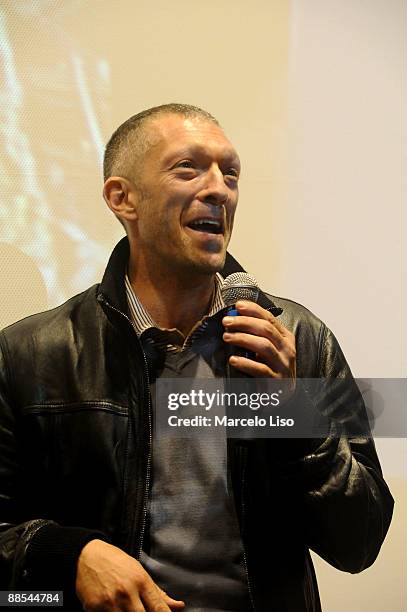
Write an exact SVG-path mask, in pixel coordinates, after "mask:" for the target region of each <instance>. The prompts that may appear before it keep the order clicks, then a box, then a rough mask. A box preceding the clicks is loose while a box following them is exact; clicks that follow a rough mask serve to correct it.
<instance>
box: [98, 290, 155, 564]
mask: <svg viewBox="0 0 407 612" xmlns="http://www.w3.org/2000/svg"><path fill="white" fill-rule="evenodd" d="M98 300H99V302H102V303H104V304H105V305H106V306H107V307H108V308H110V309H111V310H114V311H115V312H117V313H118V314H119V315H121V316H122V317H124V318H125V319H126V321H128V322H129V323H130V325H131V327H132V329H133V331H134V333H136V330H135V328H134V324H133V321H132V320H131V319H130V318H129V317H128V316H127V315H126V314H125V313H124V312H122V311H121V310H119V309H118V308H116V307H115V306H112V305H111V304H110V303H109V302H108V301H107V300H106V299H105V298H104V297H103V296H102V295H99V296H98ZM136 336H137V334H136ZM140 350H141V352H142V355H143V364H144V374H145V376H146V380H147V386H146V389H145V391H146V395H147V413H148V455H147V466H146V480H145V486H144V493H143V515H142V521H141V529H140V536H139V541H138V546H137V554H136V558H137V559H139V558H140V556H141V552H142V548H143V539H144V532H145V528H146V522H147V500H148V492H149V489H150V480H151V455H152V453H151V448H152V422H151V393H150V377H149V374H148V364H147V358H146V355H145V353H144V350H143V347H142V346H141V344H140ZM126 484H127V483H126ZM133 534H134V523H133V533H132V535H133ZM131 549H133V546H131Z"/></svg>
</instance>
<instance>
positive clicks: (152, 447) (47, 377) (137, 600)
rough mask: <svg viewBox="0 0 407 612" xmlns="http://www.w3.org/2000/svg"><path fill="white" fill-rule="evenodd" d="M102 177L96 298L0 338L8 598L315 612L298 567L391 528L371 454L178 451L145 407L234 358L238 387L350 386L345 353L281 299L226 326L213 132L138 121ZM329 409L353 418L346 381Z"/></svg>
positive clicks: (230, 179) (231, 161) (220, 170)
mask: <svg viewBox="0 0 407 612" xmlns="http://www.w3.org/2000/svg"><path fill="white" fill-rule="evenodd" d="M104 170H105V185H104V198H105V200H106V202H107V204H108V206H109V207H110V209H111V210H112V212H113V213H114V214H115V215H116V217H117V218H118V219H119V220H120V222H121V223H122V224H123V226H124V228H125V230H126V234H127V238H126V239H123V240H122V241H121V242H120V243H119V244H118V245H117V247H116V248H115V250H114V252H113V254H112V256H111V259H110V261H109V264H108V266H107V269H106V273H105V276H104V278H103V281H102V283H101V284H100V285H96V286H94V287H91V288H90V289H89V290H88V291H85V292H84V293H82V294H80V295H79V296H76V297H74V298H72V299H71V300H69V301H68V302H67V303H66V304H63V305H62V306H60V307H59V308H56V309H54V310H52V311H49V312H46V313H42V314H39V315H35V316H34V317H29V318H28V319H25V320H23V321H20V322H19V323H16V324H15V325H12V326H10V327H9V328H7V329H6V330H4V331H3V333H2V335H1V337H0V342H1V359H2V363H1V379H0V393H1V423H0V452H1V471H0V487H1V488H0V520H1V522H2V523H1V530H2V531H1V539H0V564H1V565H0V568H1V587H2V588H3V589H5V588H9V589H36V590H38V589H64V594H65V605H66V607H67V609H70V610H74V609H80V608H81V606H82V607H83V609H85V610H137V611H139V610H151V611H154V612H156V611H163V610H178V609H187V610H194V611H197V610H207V611H209V610H218V611H221V610H222V611H225V610H233V611H234V612H237V611H238V610H250V609H254V610H264V611H275V612H284V611H287V612H302V611H304V612H305V611H307V612H311V611H312V612H315V611H317V610H320V609H321V608H320V604H319V598H318V590H317V586H316V581H315V575H314V571H313V567H312V562H311V558H310V555H309V549H310V548H311V549H313V550H314V551H316V552H317V553H318V554H319V555H321V556H322V557H323V558H324V559H326V560H327V561H328V562H329V563H331V564H332V565H334V566H335V567H337V568H339V569H341V570H344V571H349V572H359V571H361V570H363V569H364V568H366V567H368V566H369V565H371V563H373V561H374V560H375V558H376V556H377V554H378V552H379V549H380V546H381V544H382V541H383V539H384V537H385V534H386V532H387V529H388V526H389V523H390V519H391V514H392V507H393V502H392V498H391V495H390V493H389V491H388V489H387V486H386V484H385V482H384V480H383V478H382V475H381V470H380V465H379V462H378V459H377V456H376V452H375V449H374V445H373V441H372V440H371V439H368V438H363V437H358V438H355V439H348V438H347V437H346V436H344V435H342V436H340V435H331V436H327V437H326V438H325V439H317V440H315V439H301V440H283V441H281V440H263V439H257V440H254V441H251V442H250V443H249V444H247V443H245V442H244V441H243V440H239V439H237V440H228V441H226V439H223V438H222V437H220V436H215V437H214V438H213V439H212V438H211V436H209V437H205V439H203V440H195V442H189V443H186V446H184V445H183V444H180V443H179V441H177V440H167V439H158V438H157V437H156V436H155V434H154V430H153V428H152V420H153V408H155V409H156V410H159V407H158V406H154V393H152V392H151V391H152V388H153V387H154V385H155V384H156V382H157V380H158V379H159V378H160V377H162V376H168V375H169V373H172V375H173V376H174V377H177V376H180V377H184V376H187V377H188V376H192V377H197V378H199V377H200V376H202V377H203V378H208V377H209V378H210V377H217V376H221V375H223V372H222V371H221V370H222V360H223V361H224V360H225V359H226V357H225V355H226V354H227V353H226V350H225V347H226V346H227V345H230V346H234V347H240V348H244V349H247V350H248V351H250V352H251V353H253V354H254V355H255V359H249V358H248V357H243V356H240V357H238V356H234V357H230V363H231V364H232V365H233V367H234V368H236V370H239V371H241V372H242V373H245V374H246V375H249V376H251V377H257V378H262V377H270V378H277V379H288V380H289V381H290V385H291V390H292V393H293V394H294V393H295V392H296V381H297V379H299V378H322V377H331V378H338V379H340V378H346V379H348V380H352V379H351V375H350V372H349V368H348V366H347V364H346V361H345V359H344V357H343V354H342V352H341V350H340V348H339V346H338V344H337V342H336V340H335V338H334V336H333V335H332V333H331V332H330V331H329V330H328V329H327V328H326V327H325V325H324V324H323V323H321V321H319V320H318V319H317V318H316V317H314V316H313V315H312V314H311V313H310V312H309V311H307V310H306V309H305V308H303V307H301V306H299V305H298V304H295V303H293V302H291V301H288V300H283V299H281V298H271V297H270V296H267V295H265V294H264V293H262V292H261V293H260V295H259V298H258V300H257V303H254V302H248V301H240V302H238V304H237V307H238V310H239V314H240V316H239V317H225V314H226V310H225V307H224V306H225V305H224V303H223V299H222V293H221V285H222V278H223V277H225V276H228V275H229V274H231V273H233V272H236V271H238V270H241V268H240V266H239V265H238V264H237V263H236V262H235V261H234V260H233V258H231V257H230V256H229V255H228V256H227V254H226V249H227V245H228V243H229V240H230V236H231V233H232V228H233V220H234V214H235V210H236V205H237V201H238V180H239V174H240V163H239V157H238V155H237V153H236V151H235V149H234V148H233V146H232V144H231V143H230V142H229V140H228V139H227V137H226V135H225V134H224V132H223V130H222V129H221V127H220V126H219V124H218V123H217V121H216V120H215V119H214V118H213V117H212V116H211V115H209V114H208V113H206V112H205V111H202V110H201V109H198V108H195V107H191V106H187V105H164V106H162V107H157V108H153V109H149V110H148V111H144V112H143V113H140V114H139V115H136V116H134V117H132V118H130V119H129V120H128V121H127V122H125V123H124V124H123V125H122V126H120V128H118V130H116V132H115V133H114V134H113V136H112V138H111V139H110V141H109V143H108V145H107V148H106V154H105V164H104ZM281 309H282V314H281V316H277V314H278V313H280V312H281ZM273 313H274V314H273ZM275 315H276V316H275ZM208 346H209V347H212V348H211V349H210V351H209V352H208ZM347 388H349V386H348V387H347ZM335 401H336V405H337V406H339V411H342V413H344V414H349V415H352V414H353V413H357V412H359V411H360V410H363V402H362V400H361V398H360V395H358V394H357V393H356V392H355V387H354V383H352V385H351V391H349V392H345V393H343V394H342V395H341V396H340V397H339V398H338V397H336V400H335ZM212 494H213V495H212ZM165 591H168V593H167V592H165ZM79 602H80V604H81V605H80V604H79Z"/></svg>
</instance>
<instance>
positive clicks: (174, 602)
mask: <svg viewBox="0 0 407 612" xmlns="http://www.w3.org/2000/svg"><path fill="white" fill-rule="evenodd" d="M157 588H158V590H159V591H160V593H161V595H162V597H163V598H164V600H165V602H166V603H167V604H168V605H169V606H170V607H171V608H176V609H177V610H178V609H182V608H184V607H185V602H184V601H182V600H181V599H174V598H173V597H170V596H169V595H168V593H166V592H165V591H163V589H160V587H157Z"/></svg>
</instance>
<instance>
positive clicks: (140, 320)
mask: <svg viewBox="0 0 407 612" xmlns="http://www.w3.org/2000/svg"><path fill="white" fill-rule="evenodd" d="M124 282H125V286H126V296H127V303H128V306H129V310H130V316H131V320H132V323H133V326H134V329H135V331H136V333H137V336H138V337H139V338H141V336H143V338H145V337H148V338H151V339H152V340H153V341H154V343H155V344H156V345H158V346H161V347H166V349H167V350H168V351H177V352H178V351H182V350H184V349H185V348H186V347H187V346H190V344H191V343H192V342H193V341H194V340H195V339H196V338H197V337H198V336H200V335H202V334H203V333H204V331H205V329H206V327H207V321H208V319H209V318H210V317H213V316H214V315H215V314H217V313H218V312H219V311H220V310H222V309H223V308H225V306H226V304H225V302H224V301H223V297H222V285H223V278H222V276H221V275H220V274H216V275H215V291H214V295H213V299H212V304H211V307H210V309H209V313H208V314H207V315H205V316H204V317H203V319H202V320H201V321H200V322H199V323H198V324H197V325H195V326H194V327H193V329H192V330H191V332H190V333H189V335H188V336H187V337H185V336H184V334H183V333H182V332H180V331H179V329H176V328H173V329H165V328H162V327H159V326H158V325H157V324H156V323H155V321H154V320H153V319H152V317H151V315H150V313H149V312H148V311H147V310H146V308H144V306H143V304H142V303H141V302H140V300H139V298H138V297H137V295H136V293H135V292H134V290H133V287H132V286H131V283H130V279H129V277H128V275H127V274H126V276H125V279H124Z"/></svg>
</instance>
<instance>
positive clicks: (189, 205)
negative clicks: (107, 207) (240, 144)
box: [133, 115, 240, 275]
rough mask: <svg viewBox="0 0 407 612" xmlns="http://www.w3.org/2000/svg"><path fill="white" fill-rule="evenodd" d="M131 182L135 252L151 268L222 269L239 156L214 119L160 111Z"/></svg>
mask: <svg viewBox="0 0 407 612" xmlns="http://www.w3.org/2000/svg"><path fill="white" fill-rule="evenodd" d="M146 129H147V130H149V133H150V134H151V135H152V145H151V146H150V147H149V148H148V150H147V153H146V155H145V157H144V161H143V164H142V168H141V171H140V172H139V173H138V174H139V176H138V178H137V179H136V180H135V186H136V193H137V194H138V195H137V197H136V203H137V204H136V206H137V209H136V211H137V220H136V221H135V222H134V223H135V227H134V228H133V229H134V236H135V239H136V250H137V257H138V258H139V261H140V262H144V265H147V267H149V268H150V269H151V266H152V265H153V266H154V270H155V272H161V271H162V272H163V273H168V271H169V270H171V271H172V272H174V273H178V274H181V275H186V274H191V273H198V274H213V273H214V272H217V271H219V270H221V269H222V267H223V265H224V261H225V257H226V248H227V246H228V244H229V240H230V237H231V233H232V228H233V218H234V214H235V209H236V205H237V201H238V178H239V172H240V163H239V157H238V155H237V153H236V151H235V149H234V148H233V146H232V145H231V143H230V142H229V140H228V139H227V138H226V136H225V134H224V132H223V131H222V129H221V128H220V127H218V126H217V125H215V124H213V123H211V122H208V121H205V120H202V119H200V118H193V119H190V118H189V119H186V118H185V117H182V116H179V115H163V116H161V117H158V118H156V119H154V120H151V121H150V123H149V124H148V126H146Z"/></svg>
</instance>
